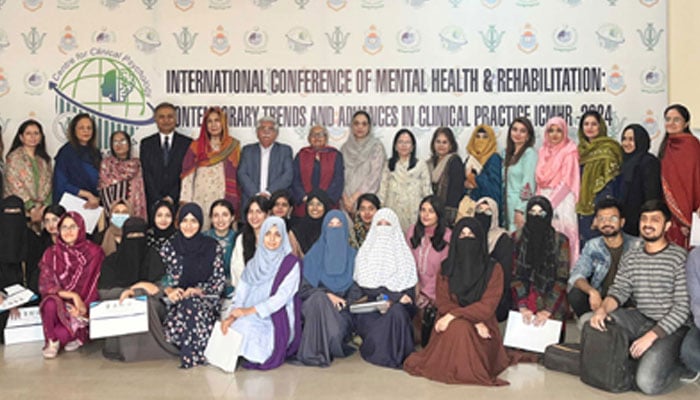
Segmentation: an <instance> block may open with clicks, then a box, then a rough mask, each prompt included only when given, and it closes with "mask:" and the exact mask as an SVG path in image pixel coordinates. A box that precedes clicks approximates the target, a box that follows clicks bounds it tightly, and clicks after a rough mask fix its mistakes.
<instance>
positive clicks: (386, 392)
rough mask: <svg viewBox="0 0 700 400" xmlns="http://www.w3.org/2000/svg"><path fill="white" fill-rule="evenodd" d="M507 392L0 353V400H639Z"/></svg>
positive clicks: (533, 369)
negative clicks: (230, 372) (230, 373)
mask: <svg viewBox="0 0 700 400" xmlns="http://www.w3.org/2000/svg"><path fill="white" fill-rule="evenodd" d="M502 377H503V378H504V379H506V380H508V381H510V386H507V387H500V388H484V387H476V386H457V385H454V386H453V385H445V384H441V383H436V382H431V381H428V380H426V379H422V378H414V377H411V376H409V375H408V374H406V373H404V372H403V371H400V370H391V369H386V368H378V367H374V366H372V365H369V364H367V363H366V362H364V361H363V360H362V359H361V358H360V356H359V355H358V354H355V355H353V356H352V357H349V358H347V359H341V360H336V361H335V362H334V364H333V366H332V367H330V368H311V367H300V366H294V365H289V364H287V365H284V366H282V367H281V368H279V369H277V370H274V371H268V372H260V371H247V370H238V371H237V372H236V374H235V375H228V374H225V373H223V372H220V371H219V370H217V369H214V368H211V367H198V368H194V369H192V370H181V369H179V368H178V362H177V360H172V361H158V362H142V363H135V364H124V363H119V362H113V361H109V360H106V359H104V358H103V357H102V355H101V348H100V343H93V344H91V345H89V346H86V347H85V348H83V349H81V350H80V351H79V352H77V353H69V354H66V353H61V354H60V356H59V357H58V358H57V359H55V360H44V359H42V357H41V344H39V343H32V344H23V345H14V346H8V347H2V346H0V399H1V400H8V399H22V400H29V399H52V400H58V399H61V400H62V399H100V400H102V399H124V400H126V399H135V398H138V399H168V400H173V399H195V398H196V399H209V398H231V399H382V400H389V399H404V400H405V399H422V398H425V399H439V400H448V399H460V400H463V399H469V400H480V399H498V400H508V399H519V400H525V399H537V400H545V399H557V400H562V399H565V400H573V399H618V400H627V399H642V398H647V397H646V396H643V395H642V394H639V393H626V394H622V395H613V394H608V393H605V392H601V391H599V390H596V389H593V388H590V387H588V386H586V385H584V384H582V383H581V382H579V380H578V378H576V377H574V376H570V375H566V374H563V373H557V372H552V371H548V370H546V369H544V368H543V367H542V366H539V365H534V364H520V365H516V366H513V367H510V368H509V369H508V370H507V371H506V372H504V373H503V374H502ZM679 386H680V387H679V388H678V389H677V390H675V391H673V392H672V393H670V394H667V395H664V396H662V397H661V398H663V399H693V400H697V399H698V398H699V396H700V385H699V384H697V383H695V384H684V385H680V384H679Z"/></svg>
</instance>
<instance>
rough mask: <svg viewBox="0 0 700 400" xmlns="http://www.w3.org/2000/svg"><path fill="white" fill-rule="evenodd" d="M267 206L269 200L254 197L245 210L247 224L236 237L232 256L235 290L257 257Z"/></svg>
mask: <svg viewBox="0 0 700 400" xmlns="http://www.w3.org/2000/svg"><path fill="white" fill-rule="evenodd" d="M267 205H268V202H267V199H266V198H264V197H263V196H253V197H251V198H250V199H249V200H248V204H247V205H246V207H245V209H244V210H243V215H244V216H245V223H244V224H243V227H242V228H241V233H240V234H239V235H238V237H236V244H235V245H234V246H233V254H231V285H232V286H233V287H234V288H235V287H237V286H238V282H239V281H240V280H241V275H242V274H243V271H244V269H245V266H246V264H247V263H248V261H250V260H251V259H252V258H253V256H254V255H255V250H256V249H257V247H258V236H259V235H260V227H262V224H263V222H264V221H265V218H267V207H268V206H267Z"/></svg>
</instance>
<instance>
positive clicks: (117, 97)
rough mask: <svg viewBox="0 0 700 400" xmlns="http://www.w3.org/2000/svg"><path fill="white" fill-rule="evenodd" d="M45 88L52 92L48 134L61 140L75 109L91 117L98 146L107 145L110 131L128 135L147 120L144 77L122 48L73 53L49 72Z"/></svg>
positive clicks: (147, 85) (148, 108)
mask: <svg viewBox="0 0 700 400" xmlns="http://www.w3.org/2000/svg"><path fill="white" fill-rule="evenodd" d="M49 89H50V90H52V91H54V92H55V94H56V96H55V106H56V114H57V117H56V119H55V121H54V127H55V128H56V130H55V131H54V134H55V135H56V137H57V138H58V139H59V140H60V141H61V142H65V141H66V130H65V128H66V127H67V123H68V122H69V121H70V119H71V118H72V116H74V115H75V114H78V113H81V112H87V113H89V114H90V115H92V116H93V117H94V118H95V122H96V124H97V135H98V136H97V139H98V144H99V146H100V148H102V149H108V148H109V136H110V134H111V133H112V132H114V131H116V130H124V131H125V132H127V133H128V134H129V136H133V135H134V132H135V130H136V128H137V127H139V126H144V125H150V124H151V123H152V122H153V118H152V116H153V106H152V105H151V104H150V103H149V101H148V98H149V97H150V95H151V84H150V81H149V80H148V78H147V77H146V76H145V73H144V71H143V69H142V68H141V67H140V66H139V65H138V64H137V63H136V62H135V61H134V60H133V59H132V58H131V56H130V55H128V54H125V53H123V52H118V51H114V50H108V49H104V48H97V47H93V48H92V49H90V50H89V51H83V52H77V53H76V55H75V56H73V57H71V58H69V59H67V60H66V61H65V62H64V63H63V65H62V66H61V68H60V69H59V70H58V71H57V72H56V73H55V74H53V75H52V80H51V81H50V82H49Z"/></svg>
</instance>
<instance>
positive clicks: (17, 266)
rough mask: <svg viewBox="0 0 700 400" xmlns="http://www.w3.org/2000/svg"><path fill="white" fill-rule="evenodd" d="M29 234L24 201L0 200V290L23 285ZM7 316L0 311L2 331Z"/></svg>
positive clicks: (16, 197) (12, 198)
mask: <svg viewBox="0 0 700 400" xmlns="http://www.w3.org/2000/svg"><path fill="white" fill-rule="evenodd" d="M29 234H30V233H29V229H28V228H27V218H26V216H25V214H24V201H22V199H21V198H20V197H18V196H15V195H12V196H9V197H6V198H4V199H2V200H0V237H1V238H2V240H0V290H1V289H4V288H6V287H8V286H10V285H14V284H20V285H24V279H25V274H24V271H23V269H22V262H24V261H25V260H26V258H27V240H28V237H29V236H28V235H29ZM13 313H14V311H13ZM7 317H8V313H0V331H4V329H5V325H6V323H7ZM2 339H3V338H0V342H2Z"/></svg>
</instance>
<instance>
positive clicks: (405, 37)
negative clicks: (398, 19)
mask: <svg viewBox="0 0 700 400" xmlns="http://www.w3.org/2000/svg"><path fill="white" fill-rule="evenodd" d="M396 42H397V44H398V46H399V48H398V50H399V51H400V52H402V53H416V52H418V51H420V42H421V37H420V32H418V31H417V30H416V29H414V28H412V27H410V26H408V27H406V28H404V29H402V30H400V31H399V32H398V33H397V34H396Z"/></svg>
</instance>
